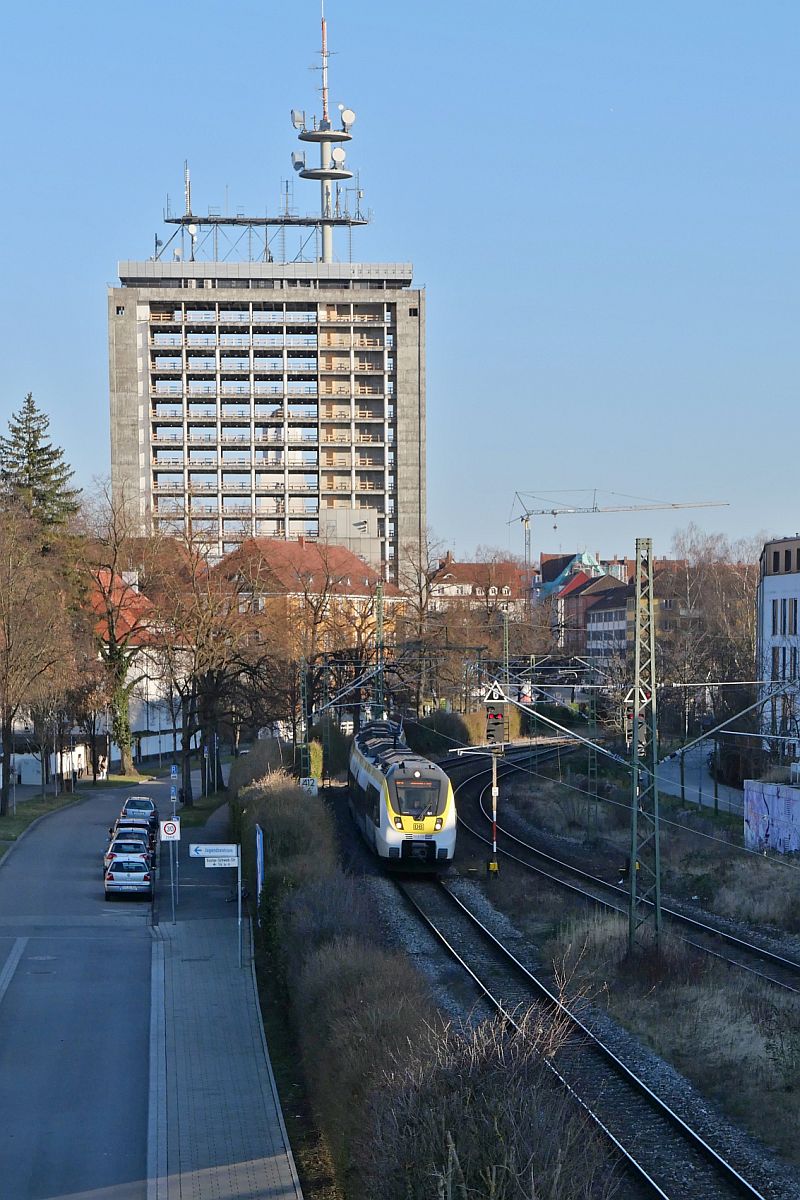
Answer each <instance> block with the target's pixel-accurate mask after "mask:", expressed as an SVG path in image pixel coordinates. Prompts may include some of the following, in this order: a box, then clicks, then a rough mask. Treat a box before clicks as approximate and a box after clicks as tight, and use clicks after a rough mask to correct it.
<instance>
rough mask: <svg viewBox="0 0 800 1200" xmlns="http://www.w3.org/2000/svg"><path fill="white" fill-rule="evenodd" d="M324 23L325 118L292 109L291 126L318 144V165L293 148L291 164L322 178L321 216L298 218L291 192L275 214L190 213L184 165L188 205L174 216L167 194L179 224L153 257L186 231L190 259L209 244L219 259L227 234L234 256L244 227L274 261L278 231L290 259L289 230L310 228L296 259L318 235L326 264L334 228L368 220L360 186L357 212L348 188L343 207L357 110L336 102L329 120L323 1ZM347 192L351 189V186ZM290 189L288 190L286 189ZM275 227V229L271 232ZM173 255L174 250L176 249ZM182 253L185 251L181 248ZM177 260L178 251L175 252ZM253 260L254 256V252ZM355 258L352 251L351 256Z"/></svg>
mask: <svg viewBox="0 0 800 1200" xmlns="http://www.w3.org/2000/svg"><path fill="white" fill-rule="evenodd" d="M321 23H322V49H321V59H322V67H321V71H322V87H321V92H322V116H321V117H319V118H317V117H316V116H313V117H312V118H311V121H310V124H309V123H307V121H306V114H305V112H304V111H301V110H298V109H292V114H291V116H292V124H293V125H294V127H295V129H296V130H297V131H298V132H297V136H298V139H299V140H300V141H301V142H307V143H312V144H316V145H318V146H319V165H311V166H309V165H307V163H306V154H305V150H300V151H295V152H294V153H293V154H292V166H293V167H294V169H295V171H297V172H298V174H299V176H300V178H301V179H314V180H318V181H319V185H320V211H319V215H312V214H309V215H308V216H298V215H297V214H296V213H293V212H290V211H289V206H288V195H287V202H286V203H285V204H284V205H283V206H282V207H283V211H282V212H279V213H278V214H277V215H276V216H258V217H255V216H247V215H245V214H244V213H242V212H237V214H236V215H235V216H229V215H228V206H227V202H226V205H225V213H224V215H222V214H220V213H219V212H217V211H213V210H212V209H209V211H208V215H207V216H200V215H199V214H198V213H195V212H193V211H192V188H191V179H190V175H189V164H188V162H187V163H184V168H183V180H184V209H185V211H184V212H183V213H182V214H181V215H180V216H174V215H173V213H172V212H171V210H170V205H169V197H168V198H167V207H166V209H165V212H164V221H165V222H166V224H168V225H176V226H177V227H178V228H177V229H176V230H175V232H174V233H173V234H172V235H171V237H169V238H167V239H166V241H165V242H161V241H160V239H156V244H155V255H154V258H155V259H160V258H162V257H163V256H164V254H165V252H167V251H168V248H169V247H170V245H171V243H172V242H174V241H175V239H176V238H177V237H179V236H180V238H181V241H182V240H183V238H184V236H185V234H186V233H187V232H188V233H189V236H190V238H191V258H192V261H193V262H194V261H195V252H196V251H199V253H200V257H207V256H208V251H207V249H206V247H207V245H208V243H209V242H211V244H212V246H213V258H214V260H215V261H219V249H218V247H219V236H220V234H222V235H223V241H225V238H226V235H227V239H228V241H229V243H230V251H229V252H227V253H226V254H224V256H223V257H224V258H227V257H228V254H229V253H230V254H233V253H234V252H235V251H236V249H237V247H238V246H239V244H240V239H241V237H242V236H243V235H242V233H241V230H243V229H246V230H247V236H248V245H250V244H251V241H252V239H253V235H254V234H255V235H257V236H256V240H257V241H260V242H261V243H263V258H264V260H265V261H268V260H270V259H271V257H272V256H271V254H270V252H269V247H270V238H271V237H274V236H275V233H276V232H278V231H280V235H281V248H282V250H283V255H282V257H283V260H284V262H285V261H286V253H285V234H286V229H287V228H288V227H289V226H293V227H299V228H300V229H302V228H306V229H310V230H311V231H312V233H309V234H308V237H306V239H305V241H303V242H302V245H301V248H300V251H299V253H298V256H297V258H302V257H303V246H305V245H306V244H307V242H308V240H309V239H310V238H311V237H312V236H315V235H318V236H317V241H318V242H319V243H320V244H321V249H320V251H319V261H320V262H323V263H332V262H333V261H334V260H333V231H334V229H335V228H336V227H342V228H346V229H347V230H348V233H349V234H350V237H351V238H352V230H353V227H354V226H356V225H367V224H369V215H367V216H364V215H363V214H362V211H361V200H362V199H363V196H364V193H363V191H362V190H361V188H360V186H357V187H356V188H355V190H354V199H355V206H354V207H355V211H353V212H351V210H350V205H349V203H348V197H347V191H346V192H345V203H344V207H342V204H341V191H340V189H341V186H342V183H343V182H345V181H346V180H349V179H352V178H353V172H352V171H350V170H349V169H348V168H347V167H346V166H345V160H346V157H347V155H346V153H345V150H344V143H346V142H349V141H352V134H351V133H350V129H351V128H352V126H353V124H354V122H355V119H356V114H355V113H354V112H353V110H352V108H346V107H345V105H344V104H339V105H337V109H338V118H337V120H338V125H337V126H336V127H334V123H333V122H332V121H331V118H330V107H329V95H328V58H329V53H328V24H327V21H326V19H325V5H324V0H322V2H321ZM334 184H335V185H336V194H335V196H334V190H333V185H334ZM348 190H349V189H348ZM287 192H288V189H287ZM270 230H272V233H270ZM173 253H175V251H174V250H173ZM180 253H181V255H182V253H183V251H182V249H181V250H180ZM175 257H176V258H177V257H178V255H177V254H175ZM250 257H251V259H252V254H250ZM349 257H350V259H351V261H352V250H351V252H350V255H349Z"/></svg>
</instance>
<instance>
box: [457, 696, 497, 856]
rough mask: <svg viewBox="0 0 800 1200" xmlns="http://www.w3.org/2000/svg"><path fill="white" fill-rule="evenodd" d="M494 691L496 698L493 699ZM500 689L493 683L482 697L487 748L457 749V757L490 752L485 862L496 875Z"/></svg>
mask: <svg viewBox="0 0 800 1200" xmlns="http://www.w3.org/2000/svg"><path fill="white" fill-rule="evenodd" d="M495 693H497V695H498V699H494V696H495ZM502 695H503V693H502V690H501V689H500V688H499V687H498V686H497V685H496V684H495V685H493V687H492V688H491V689H490V690H489V693H488V695H487V696H486V698H485V699H484V710H485V713H486V744H487V749H483V748H481V749H479V750H457V751H456V753H457V754H458V755H459V757H460V756H461V755H463V754H490V755H491V758H492V856H491V858H490V859H489V860H488V862H487V863H486V870H487V872H488V873H489V875H497V873H498V872H499V870H500V867H499V864H498V862H497V801H498V799H499V797H500V789H499V787H498V784H497V760H498V758H499V757H500V756H501V755H502V754H503V753H504V750H505V742H506V731H507V728H508V726H507V721H508V706H507V704H506V703H505V701H504V699H500V697H502Z"/></svg>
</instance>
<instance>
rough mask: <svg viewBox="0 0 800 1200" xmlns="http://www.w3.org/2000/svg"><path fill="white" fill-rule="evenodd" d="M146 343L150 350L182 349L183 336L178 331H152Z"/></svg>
mask: <svg viewBox="0 0 800 1200" xmlns="http://www.w3.org/2000/svg"><path fill="white" fill-rule="evenodd" d="M148 345H149V347H150V349H151V350H182V349H183V337H182V335H181V334H180V333H154V334H152V335H151V336H150V339H149V341H148Z"/></svg>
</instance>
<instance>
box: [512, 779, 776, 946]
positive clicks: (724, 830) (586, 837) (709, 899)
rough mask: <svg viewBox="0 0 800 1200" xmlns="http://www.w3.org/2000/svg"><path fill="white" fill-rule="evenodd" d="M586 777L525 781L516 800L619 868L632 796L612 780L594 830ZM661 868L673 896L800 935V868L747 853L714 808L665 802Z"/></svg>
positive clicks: (537, 823)
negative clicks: (590, 847)
mask: <svg viewBox="0 0 800 1200" xmlns="http://www.w3.org/2000/svg"><path fill="white" fill-rule="evenodd" d="M586 784H587V781H586V777H585V776H583V775H580V774H572V775H571V776H570V778H569V779H565V780H559V779H557V778H555V779H554V778H541V777H540V776H533V777H531V778H529V779H527V780H526V779H518V780H516V781H515V782H514V784H513V786H512V788H511V790H510V795H509V798H508V800H509V802H510V803H511V805H512V806H513V808H514V809H515V811H517V812H518V813H519V815H520V816H521V817H522V818H523V819H524V820H526V821H528V822H530V824H531V825H532V826H533V827H535V828H537V829H541V830H543V831H545V832H547V833H550V834H553V835H555V836H557V837H567V838H572V839H573V840H575V841H577V842H580V843H584V844H585V843H589V842H591V844H592V846H593V847H594V848H595V849H597V850H599V851H600V852H602V850H605V851H606V852H607V854H608V856H609V863H610V864H611V863H613V865H614V866H615V867H616V866H617V865H619V863H621V862H622V861H624V858H625V856H626V854H627V853H628V840H629V833H628V830H629V820H630V818H629V810H628V807H627V803H628V797H627V796H626V794H625V793H624V792H623V790H622V789H621V788H620V787H618V786H615V785H614V784H613V783H609V782H608V781H602V780H601V782H600V792H601V796H602V795H604V796H605V797H606V798H607V799H608V800H612V801H615V803H605V802H604V800H603V799H601V800H600V801H599V802H598V804H597V805H596V806H594V811H593V813H592V821H593V823H592V824H591V826H590V824H589V804H590V801H589V797H588V796H587V795H586V793H585V789H586ZM662 817H663V818H664V819H663V820H662V825H661V866H662V889H663V892H664V894H665V895H668V896H673V897H674V898H676V899H679V900H688V901H692V902H695V903H699V904H701V905H702V906H703V907H704V908H707V909H708V911H709V912H712V913H718V914H719V915H720V916H725V917H731V918H734V919H736V920H739V921H744V922H746V923H748V924H750V925H755V926H759V925H761V926H772V927H774V928H775V929H777V930H783V931H786V932H788V933H800V863H797V862H796V861H793V859H792V857H790V856H777V855H770V856H765V855H763V854H752V853H748V852H747V851H745V850H744V849H743V839H742V830H741V827H740V825H739V823H736V822H735V820H734V819H733V818H730V817H728V816H724V817H716V816H715V815H714V813H713V812H712V811H711V810H709V809H705V810H700V809H697V808H695V807H693V806H690V807H686V806H684V807H681V805H680V804H679V803H678V802H677V801H674V800H671V799H668V798H662Z"/></svg>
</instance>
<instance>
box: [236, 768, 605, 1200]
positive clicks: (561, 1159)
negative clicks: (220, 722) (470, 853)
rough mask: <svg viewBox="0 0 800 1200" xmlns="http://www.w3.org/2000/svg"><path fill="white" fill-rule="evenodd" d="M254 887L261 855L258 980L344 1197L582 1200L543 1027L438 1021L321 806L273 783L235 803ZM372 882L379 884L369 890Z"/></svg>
mask: <svg viewBox="0 0 800 1200" xmlns="http://www.w3.org/2000/svg"><path fill="white" fill-rule="evenodd" d="M232 813H233V825H234V830H235V833H236V835H237V836H239V837H241V839H242V843H243V846H244V847H245V848H246V854H245V870H246V873H247V874H248V877H249V878H250V880H251V882H252V876H253V872H254V863H253V859H254V854H253V843H254V836H253V831H254V826H255V824H256V823H258V824H260V826H261V828H262V829H263V831H264V837H265V844H266V870H265V893H264V898H263V901H262V905H261V909H262V911H261V916H262V927H261V929H260V930H258V931H257V936H256V954H257V963H258V965H259V969H260V970H262V971H263V970H264V969H265V968H266V966H267V965H269V968H270V975H269V979H270V986H271V987H278V986H280V987H282V988H283V989H284V992H285V999H286V1003H287V1005H288V1008H289V1011H290V1013H291V1017H292V1022H293V1026H294V1029H295V1033H296V1038H297V1044H298V1047H299V1052H300V1058H301V1062H302V1068H303V1072H304V1076H305V1080H306V1085H307V1092H308V1095H309V1098H310V1101H311V1104H312V1106H313V1108H314V1111H315V1115H316V1119H317V1122H318V1125H319V1128H320V1129H321V1131H322V1132H323V1135H324V1137H325V1139H326V1142H327V1144H328V1147H329V1149H330V1151H331V1154H332V1157H333V1161H334V1163H335V1166H336V1171H337V1177H338V1181H339V1185H340V1188H341V1190H342V1194H343V1195H346V1196H347V1198H348V1200H376V1198H377V1197H381V1198H382V1200H434V1198H435V1197H444V1196H447V1197H452V1200H467V1197H469V1200H512V1198H513V1200H584V1198H586V1200H588V1197H589V1196H598V1195H602V1194H604V1188H605V1181H604V1178H603V1177H602V1172H603V1170H604V1168H603V1166H602V1162H601V1158H600V1155H599V1153H598V1150H597V1147H596V1145H595V1143H594V1141H593V1139H592V1136H591V1135H590V1134H589V1132H588V1130H587V1129H586V1128H585V1127H584V1125H583V1123H582V1121H581V1120H580V1119H579V1118H577V1117H576V1116H575V1115H574V1114H573V1113H572V1111H571V1110H568V1109H567V1107H566V1105H565V1101H564V1097H563V1095H562V1094H561V1093H560V1092H559V1091H558V1090H557V1089H555V1088H554V1086H553V1083H552V1078H551V1076H550V1074H549V1072H548V1070H547V1068H546V1066H545V1065H544V1064H545V1061H546V1059H547V1058H548V1057H549V1055H550V1053H551V1052H552V1049H553V1047H552V1045H551V1044H549V1040H548V1039H550V1038H551V1037H552V1029H546V1028H545V1027H542V1026H538V1027H537V1026H535V1025H534V1023H533V1021H532V1020H531V1019H530V1018H529V1017H526V1016H525V1015H524V1014H523V1015H522V1017H521V1024H522V1031H521V1032H517V1031H516V1030H515V1029H513V1028H511V1027H510V1026H502V1025H498V1024H497V1023H496V1022H487V1023H485V1024H481V1025H479V1026H477V1027H476V1028H474V1029H471V1028H464V1029H457V1028H455V1027H453V1026H452V1025H448V1026H445V1025H443V1023H442V1021H441V1019H440V1017H439V1015H438V1013H437V1011H436V1009H435V1007H434V1005H433V1003H432V1001H431V998H430V996H429V993H428V988H427V985H426V983H425V982H424V980H423V979H422V977H421V976H420V975H419V974H418V973H417V971H416V970H415V969H414V968H412V967H411V965H410V964H409V961H408V959H407V957H406V956H405V955H404V954H397V953H393V952H391V951H388V950H387V949H386V948H385V947H384V945H383V933H382V930H381V928H380V926H379V922H378V919H377V917H376V914H375V903H374V892H372V891H370V890H369V889H368V886H367V885H366V884H365V883H363V882H359V881H357V880H354V879H353V878H351V877H348V876H345V875H344V874H343V872H342V871H341V870H340V868H339V866H338V862H337V842H336V836H335V829H334V825H333V820H332V817H331V813H330V810H329V809H328V807H327V805H326V803H325V802H324V801H323V799H322V798H321V797H310V796H308V795H306V794H305V793H304V792H302V791H301V790H300V789H299V788H298V787H297V786H296V784H295V783H294V782H293V780H291V779H290V778H289V777H288V776H285V775H278V774H272V775H270V776H269V777H268V778H266V779H262V780H260V781H257V782H255V783H253V784H251V785H250V786H249V787H247V788H244V789H243V790H242V791H241V792H240V793H239V796H238V797H237V798H235V799H234V801H233V802H232ZM374 886H377V887H380V886H381V885H380V884H376V885H374Z"/></svg>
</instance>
